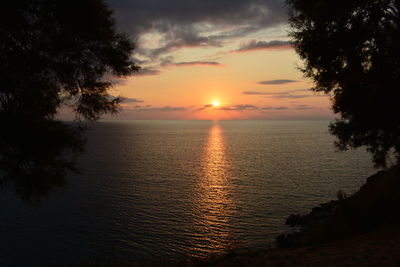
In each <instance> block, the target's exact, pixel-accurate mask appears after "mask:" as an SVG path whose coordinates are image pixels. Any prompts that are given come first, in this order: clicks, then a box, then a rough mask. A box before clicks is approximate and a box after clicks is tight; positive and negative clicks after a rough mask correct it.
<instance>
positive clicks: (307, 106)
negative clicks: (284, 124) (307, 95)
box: [295, 105, 314, 110]
mask: <svg viewBox="0 0 400 267" xmlns="http://www.w3.org/2000/svg"><path fill="white" fill-rule="evenodd" d="M295 109H300V110H304V109H314V107H312V106H309V105H298V106H296V107H295Z"/></svg>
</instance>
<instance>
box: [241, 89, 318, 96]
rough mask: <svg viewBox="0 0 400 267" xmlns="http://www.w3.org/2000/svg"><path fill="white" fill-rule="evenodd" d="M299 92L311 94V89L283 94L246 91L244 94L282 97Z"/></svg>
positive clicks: (284, 92)
mask: <svg viewBox="0 0 400 267" xmlns="http://www.w3.org/2000/svg"><path fill="white" fill-rule="evenodd" d="M298 92H310V89H294V90H288V91H283V92H257V91H244V92H242V94H244V95H263V96H282V95H289V94H293V93H298ZM310 96H312V95H310Z"/></svg>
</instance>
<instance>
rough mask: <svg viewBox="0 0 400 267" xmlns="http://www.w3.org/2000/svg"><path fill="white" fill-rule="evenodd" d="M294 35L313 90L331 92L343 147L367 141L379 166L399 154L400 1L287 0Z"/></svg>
mask: <svg viewBox="0 0 400 267" xmlns="http://www.w3.org/2000/svg"><path fill="white" fill-rule="evenodd" d="M287 4H288V6H289V10H290V13H289V16H290V25H291V29H292V31H291V37H292V38H293V41H294V46H295V49H296V51H297V53H298V54H299V55H300V57H301V58H302V59H303V60H304V61H305V66H304V67H303V68H302V71H303V72H304V74H305V76H306V77H308V78H311V79H313V80H314V82H315V88H314V90H315V91H317V92H324V93H327V94H331V95H332V100H333V110H334V112H335V113H338V114H339V115H340V119H338V120H337V121H336V122H335V123H332V124H331V125H330V131H331V133H332V134H333V135H335V136H336V137H337V138H338V141H337V142H336V145H337V147H338V148H339V149H341V150H346V149H348V148H357V147H361V146H366V147H367V150H368V151H369V152H371V153H372V155H373V161H374V163H375V165H376V166H377V167H386V164H387V159H388V155H390V154H391V153H392V152H394V154H395V155H396V157H397V160H398V161H399V156H400V116H399V115H400V105H399V103H398V101H399V99H400V90H399V84H400V49H399V47H400V14H399V12H400V1H399V0H362V1H361V0H355V1H347V0H341V1H322V0H311V1H305V0H287Z"/></svg>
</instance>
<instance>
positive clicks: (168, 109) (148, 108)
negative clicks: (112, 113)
mask: <svg viewBox="0 0 400 267" xmlns="http://www.w3.org/2000/svg"><path fill="white" fill-rule="evenodd" d="M133 110H134V111H138V112H142V111H146V112H171V111H186V110H187V108H186V107H170V106H165V107H154V108H153V107H151V106H146V107H141V106H138V107H137V108H135V109H133Z"/></svg>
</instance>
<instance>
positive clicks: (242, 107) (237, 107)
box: [197, 104, 259, 111]
mask: <svg viewBox="0 0 400 267" xmlns="http://www.w3.org/2000/svg"><path fill="white" fill-rule="evenodd" d="M205 109H216V110H236V111H244V110H257V109H259V108H258V107H257V106H254V105H250V104H239V105H230V106H222V107H214V106H213V105H210V104H208V105H204V106H202V107H200V108H198V109H197V111H201V110H205Z"/></svg>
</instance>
